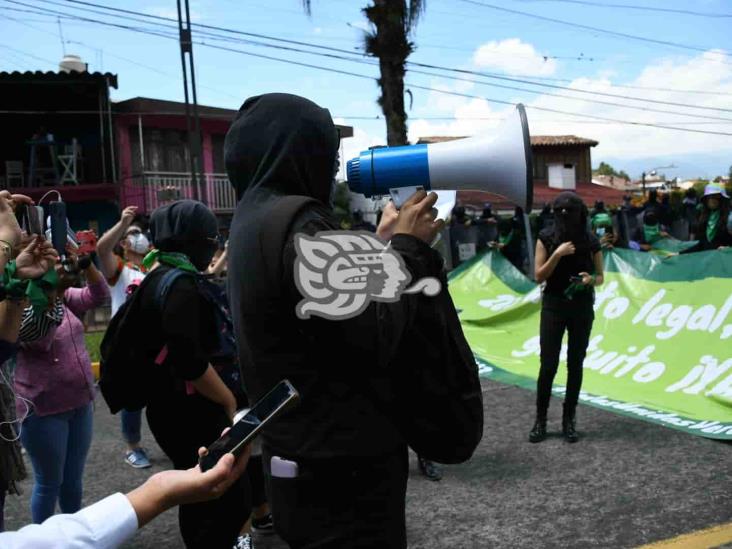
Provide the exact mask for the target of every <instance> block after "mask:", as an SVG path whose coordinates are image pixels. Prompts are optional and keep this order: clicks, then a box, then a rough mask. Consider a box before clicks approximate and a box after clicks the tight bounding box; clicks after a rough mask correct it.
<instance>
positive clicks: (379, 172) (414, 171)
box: [348, 104, 533, 213]
mask: <svg viewBox="0 0 732 549" xmlns="http://www.w3.org/2000/svg"><path fill="white" fill-rule="evenodd" d="M348 186H349V188H350V189H351V191H352V192H355V193H360V194H363V195H365V196H367V197H370V196H384V195H387V194H391V195H392V197H393V198H394V201H395V202H396V205H397V207H399V206H400V205H401V203H402V202H403V201H404V200H405V199H407V198H408V197H409V196H411V195H412V194H413V193H414V192H415V191H416V190H418V189H420V188H422V189H424V190H426V191H430V190H475V191H487V192H490V193H493V194H497V195H500V196H503V197H505V198H506V199H508V200H509V201H511V202H512V203H514V204H516V205H518V206H521V207H523V208H524V210H525V211H526V212H527V213H528V212H529V211H531V206H532V202H533V179H532V164H531V140H530V137H529V124H528V121H527V119H526V110H525V108H524V106H523V105H521V104H518V105H517V106H516V109H515V110H514V111H513V113H512V114H511V116H510V117H509V118H508V119H507V120H505V121H504V122H503V124H502V125H501V126H500V127H499V128H498V129H497V130H496V132H495V134H493V135H492V136H488V137H486V136H478V137H471V138H468V139H458V140H455V141H448V142H444V143H435V144H430V145H407V146H403V147H386V148H380V149H372V150H368V151H363V152H362V153H361V154H360V156H359V157H357V158H354V159H352V160H349V161H348Z"/></svg>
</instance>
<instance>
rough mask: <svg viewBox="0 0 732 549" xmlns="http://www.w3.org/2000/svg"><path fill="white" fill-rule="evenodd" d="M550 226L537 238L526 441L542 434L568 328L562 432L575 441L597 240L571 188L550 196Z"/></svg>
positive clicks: (598, 261) (598, 266) (598, 260)
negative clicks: (535, 366)
mask: <svg viewBox="0 0 732 549" xmlns="http://www.w3.org/2000/svg"><path fill="white" fill-rule="evenodd" d="M554 218H555V221H554V226H553V227H552V228H551V229H545V230H544V231H542V232H541V233H539V238H538V240H537V241H536V256H535V257H536V271H535V275H536V281H537V282H539V283H546V284H545V285H544V291H543V298H542V305H541V327H540V338H541V359H540V360H541V367H540V370H539V378H538V380H537V388H536V421H535V423H534V427H533V429H532V430H531V433H530V434H529V441H530V442H541V441H542V440H544V439H545V438H546V423H547V412H548V410H549V400H550V398H551V391H552V383H553V382H554V376H555V375H556V373H557V369H558V367H559V355H560V352H561V350H562V338H563V337H564V332H565V331H566V332H567V333H568V334H569V348H568V351H567V373H568V375H567V389H566V395H565V398H564V413H563V415H562V433H563V435H564V438H565V439H566V440H567V442H577V440H579V436H578V434H577V431H576V429H575V410H576V408H577V400H578V398H579V392H580V388H581V386H582V363H583V362H584V359H585V354H586V353H587V346H588V344H589V341H590V332H591V331H592V323H593V321H594V318H595V312H594V309H593V305H594V301H595V286H600V285H601V284H602V283H603V260H602V251H601V246H600V242H599V240H598V239H597V237H596V236H595V235H594V234H592V233H591V232H590V231H589V230H588V228H587V206H585V204H584V203H583V202H582V199H581V198H580V197H579V196H578V195H577V194H576V193H573V192H563V193H560V194H559V196H557V198H556V199H555V201H554Z"/></svg>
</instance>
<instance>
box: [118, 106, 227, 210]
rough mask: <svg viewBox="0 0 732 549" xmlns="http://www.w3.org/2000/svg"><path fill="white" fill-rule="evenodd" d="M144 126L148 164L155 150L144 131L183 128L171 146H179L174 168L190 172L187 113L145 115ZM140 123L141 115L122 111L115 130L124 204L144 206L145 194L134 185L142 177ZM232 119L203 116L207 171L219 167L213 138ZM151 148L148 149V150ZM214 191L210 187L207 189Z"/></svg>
mask: <svg viewBox="0 0 732 549" xmlns="http://www.w3.org/2000/svg"><path fill="white" fill-rule="evenodd" d="M141 121H142V129H143V140H144V143H143V147H145V148H144V149H143V154H144V156H145V164H146V166H147V167H148V168H149V166H150V164H151V161H152V160H153V159H152V157H151V155H152V154H153V151H152V150H150V149H148V143H147V141H145V139H146V137H145V135H146V134H147V135H149V132H150V130H161V131H163V132H165V131H174V132H181V138H180V145H175V144H171V146H178V147H180V158H179V159H178V161H176V162H174V164H175V166H177V167H176V169H175V170H172V171H180V172H185V173H187V172H188V171H189V164H188V160H187V154H188V153H187V147H188V141H187V136H186V135H185V132H187V129H188V128H187V125H186V119H185V116H179V115H142V116H141ZM139 124H140V118H138V115H127V114H119V115H117V120H116V134H117V144H118V158H119V170H120V171H119V173H120V181H121V183H122V186H123V189H122V192H121V202H122V205H123V206H126V205H135V206H138V207H140V208H142V209H145V204H144V197H143V195H142V193H141V192H140V191H139V188H137V189H132V188H131V183H132V181H133V180H134V179H135V178H139V177H140V176H141V175H142V174H141V172H142V171H144V169H143V168H142V167H141V166H140V146H139V129H138V128H139ZM228 126H229V122H227V121H223V120H218V119H211V120H207V119H202V120H201V138H202V155H203V158H202V161H203V171H204V173H216V172H217V169H216V168H219V167H220V164H221V161H220V160H219V159H217V160H216V161H215V160H214V153H215V152H216V151H215V147H214V139H216V140H217V141H220V140H221V138H222V137H223V135H225V134H226V131H227V130H228ZM148 151H149V152H148ZM169 152H171V151H167V152H166V151H165V150H164V149H159V148H158V149H157V150H156V151H155V154H156V155H158V156H159V155H160V154H167V153H169ZM207 191H208V192H211V191H210V189H207Z"/></svg>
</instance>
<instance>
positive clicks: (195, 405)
mask: <svg viewBox="0 0 732 549" xmlns="http://www.w3.org/2000/svg"><path fill="white" fill-rule="evenodd" d="M150 231H151V234H152V238H153V243H154V246H155V250H154V251H153V252H151V254H149V255H148V256H147V257H146V258H145V262H146V263H150V264H149V265H148V267H149V274H148V275H147V276H146V277H145V280H143V281H142V283H141V284H140V287H139V288H138V289H137V290H136V291H137V292H140V294H141V295H140V315H139V322H140V323H141V326H140V328H141V329H140V333H141V334H142V336H141V339H140V341H137V342H134V344H137V345H140V346H141V347H142V348H143V349H145V353H146V355H147V357H148V358H149V362H150V363H151V364H152V367H151V369H150V373H149V376H148V377H147V379H145V380H141V383H147V384H149V386H150V387H151V391H150V393H151V395H152V397H151V398H150V401H149V402H148V405H147V409H146V413H147V421H148V424H149V425H150V431H151V432H152V434H153V436H154V437H155V441H156V442H157V443H158V444H159V445H160V448H161V449H162V450H163V452H165V455H166V456H167V457H168V458H169V459H170V460H171V461H172V462H173V466H174V467H175V468H176V469H189V468H191V467H195V466H196V464H197V463H198V449H199V448H200V447H201V446H209V445H210V444H211V443H212V442H214V441H215V440H216V439H217V438H218V437H219V436H220V435H221V432H222V431H223V429H224V428H226V427H230V426H231V421H232V418H233V416H234V414H235V412H236V407H237V406H236V404H237V403H236V398H235V396H234V394H233V393H232V392H231V390H230V389H229V388H228V387H227V386H226V384H225V383H224V382H223V380H222V379H221V378H220V377H219V375H218V373H217V372H216V370H215V369H214V368H213V367H212V366H211V364H210V363H211V360H212V355H213V354H214V352H215V351H216V349H217V344H218V335H217V333H216V329H217V325H216V320H215V313H214V309H213V305H212V304H211V302H210V301H209V300H208V299H206V298H205V297H204V296H203V295H202V293H201V292H200V291H199V290H198V287H197V283H196V280H195V277H196V276H197V273H199V272H201V271H203V270H205V269H206V268H207V267H208V265H209V262H210V261H211V258H212V257H213V255H214V252H215V250H216V246H217V244H216V236H217V221H216V217H215V216H214V214H213V213H212V212H211V211H210V210H209V209H208V208H207V207H206V206H205V205H203V204H202V203H200V202H194V201H192V200H180V201H177V202H173V203H172V204H169V205H167V206H162V207H160V208H158V209H157V210H155V212H153V214H152V217H151V220H150ZM175 268H177V269H181V270H183V271H187V272H189V273H190V275H187V276H181V277H179V278H177V279H175V281H174V282H173V283H172V285H171V286H170V288H169V291H168V292H167V295H166V296H165V298H164V299H163V298H162V297H161V295H162V294H161V291H160V288H159V286H160V284H161V283H162V281H163V277H165V276H166V274H167V273H169V272H170V271H171V269H175ZM250 513H251V499H250V493H249V487H248V481H247V479H246V476H243V477H241V478H240V479H239V480H237V482H235V483H234V484H233V485H232V486H231V487H230V488H229V489H228V490H227V491H226V492H225V493H224V494H223V495H222V497H221V498H219V499H217V500H214V501H208V502H204V503H194V504H186V505H181V506H180V507H179V509H178V522H179V525H180V531H181V536H182V537H183V542H184V544H185V546H186V547H187V548H188V549H230V548H231V547H233V546H234V544H235V542H236V541H237V538H238V535H239V532H240V531H241V529H242V526H244V524H245V523H246V521H247V519H248V518H249V514H250Z"/></svg>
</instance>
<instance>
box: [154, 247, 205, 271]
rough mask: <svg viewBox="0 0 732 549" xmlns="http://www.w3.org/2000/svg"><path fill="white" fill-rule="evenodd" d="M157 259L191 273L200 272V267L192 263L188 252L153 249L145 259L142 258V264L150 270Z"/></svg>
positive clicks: (159, 261)
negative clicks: (197, 267)
mask: <svg viewBox="0 0 732 549" xmlns="http://www.w3.org/2000/svg"><path fill="white" fill-rule="evenodd" d="M156 261H157V262H158V263H162V264H163V265H168V266H170V267H175V268H176V269H182V270H184V271H188V272H189V273H196V274H197V273H198V269H196V267H195V266H194V265H193V263H191V260H190V259H188V256H187V255H186V254H181V253H177V252H161V251H160V250H153V251H151V252H150V253H149V254H147V255H146V256H145V259H143V260H142V266H143V267H145V270H147V271H149V270H150V268H151V267H152V266H153V265H154V264H155V262H156Z"/></svg>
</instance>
